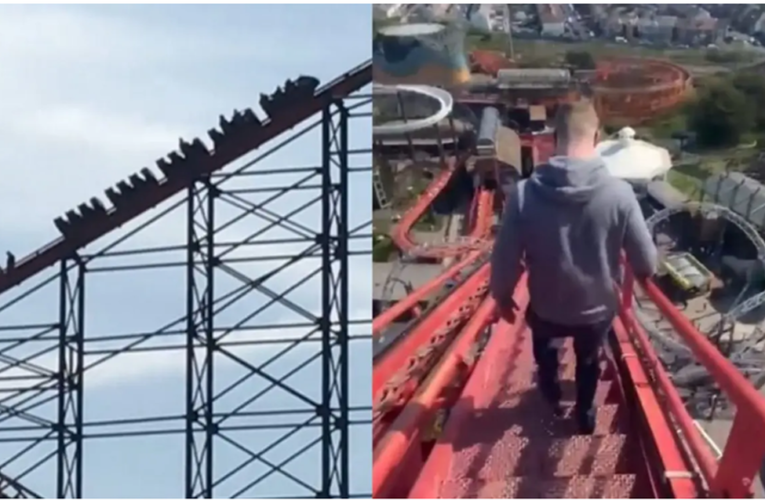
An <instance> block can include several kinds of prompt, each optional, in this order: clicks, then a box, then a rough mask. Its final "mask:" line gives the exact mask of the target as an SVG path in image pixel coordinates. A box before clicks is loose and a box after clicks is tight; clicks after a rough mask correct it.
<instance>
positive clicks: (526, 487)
mask: <svg viewBox="0 0 765 500" xmlns="http://www.w3.org/2000/svg"><path fill="white" fill-rule="evenodd" d="M444 486H446V484H445V485H444ZM635 486H636V477H635V475H633V474H617V475H613V476H610V477H592V476H572V477H565V478H554V479H540V478H539V477H536V476H521V477H512V478H509V479H507V480H504V481H494V482H490V483H480V482H475V481H474V482H471V483H469V486H468V487H467V488H466V489H464V490H462V491H461V492H460V495H459V497H455V498H634V492H635V489H636V488H635ZM452 491H455V492H456V489H454V490H452ZM441 498H450V497H448V496H447V494H442V495H441Z"/></svg>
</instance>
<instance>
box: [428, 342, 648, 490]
mask: <svg viewBox="0 0 765 500" xmlns="http://www.w3.org/2000/svg"><path fill="white" fill-rule="evenodd" d="M513 344H514V345H509V342H508V344H507V345H506V348H505V349H503V351H504V352H503V353H501V354H497V355H496V357H495V359H494V360H493V361H492V362H491V363H490V365H491V366H490V368H488V369H487V370H486V371H485V372H484V373H476V374H475V375H474V376H476V377H483V380H481V381H480V383H481V387H480V389H479V390H478V391H476V392H475V393H473V394H470V396H472V397H473V398H474V399H473V409H472V411H470V412H469V413H468V414H467V415H465V416H464V420H463V423H462V424H461V425H460V431H459V433H458V434H457V435H456V436H455V437H454V439H453V441H452V448H451V452H452V456H451V460H450V466H449V470H448V473H447V474H445V477H444V478H443V479H442V480H441V484H440V487H438V488H437V491H438V494H439V496H440V497H441V498H481V497H483V498H625V497H636V496H637V497H639V496H641V495H640V492H639V491H637V489H636V484H637V483H638V482H637V481H636V478H638V477H642V472H643V468H644V464H643V463H642V461H641V460H640V453H639V450H638V448H637V446H638V443H637V441H636V438H634V437H633V436H631V435H630V433H629V429H628V428H627V425H626V423H625V419H624V417H625V415H624V413H623V410H622V406H621V404H622V402H621V401H620V400H619V391H617V390H614V389H615V387H614V386H612V383H614V382H612V381H611V380H610V370H608V369H604V370H603V376H602V377H601V381H600V383H599V386H598V391H597V394H596V405H597V416H596V422H597V424H596V430H595V433H594V434H593V435H591V436H585V435H578V434H577V431H576V426H575V423H574V421H573V419H572V418H570V415H569V414H570V413H571V410H572V404H573V399H574V390H575V384H574V362H573V361H574V360H573V348H572V342H571V340H570V339H568V340H566V342H564V344H563V346H562V348H561V353H560V356H561V374H560V375H561V384H562V386H563V401H564V410H565V416H564V418H562V419H558V418H555V417H553V416H552V414H551V411H550V409H549V406H548V405H547V404H546V402H545V401H544V400H543V399H542V398H541V396H540V394H539V392H538V391H537V389H536V383H535V381H534V374H535V371H536V367H535V365H534V363H533V361H532V355H531V335H530V332H529V330H528V329H524V330H523V331H522V333H521V334H520V336H519V337H518V338H516V339H514V341H513ZM503 361H504V366H503V365H502V364H501V363H502V362H503ZM603 366H604V368H606V362H605V359H604V362H603ZM468 392H470V391H468ZM445 472H446V471H445Z"/></svg>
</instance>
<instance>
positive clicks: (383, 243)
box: [372, 232, 396, 262]
mask: <svg viewBox="0 0 765 500" xmlns="http://www.w3.org/2000/svg"><path fill="white" fill-rule="evenodd" d="M372 238H373V241H374V243H373V246H372V262H388V261H390V259H391V257H392V256H393V254H394V252H395V251H396V245H394V244H393V241H392V240H391V239H390V236H388V235H387V234H383V233H377V232H375V233H374V234H373V235H372Z"/></svg>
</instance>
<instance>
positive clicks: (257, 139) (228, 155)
mask: <svg viewBox="0 0 765 500" xmlns="http://www.w3.org/2000/svg"><path fill="white" fill-rule="evenodd" d="M371 81H372V62H371V61H367V62H365V63H363V64H361V65H359V66H357V67H355V68H353V69H352V70H350V71H348V72H347V73H345V74H344V75H342V76H340V77H338V78H336V79H335V80H333V81H331V82H329V83H327V84H326V85H324V86H322V87H321V88H319V89H317V91H316V92H315V94H314V96H313V97H312V98H310V99H307V100H303V101H294V102H292V103H291V104H290V105H288V106H285V107H284V109H282V110H280V112H279V115H278V116H276V117H274V118H269V119H267V120H264V121H263V122H262V123H261V124H259V125H255V124H245V125H242V126H239V127H236V126H234V127H232V129H230V130H229V131H228V132H218V131H215V132H217V133H211V134H210V136H211V139H212V140H213V143H214V146H215V149H214V150H211V151H206V150H205V151H200V152H199V154H198V155H196V154H195V155H185V154H183V153H181V154H180V155H179V156H177V157H176V156H175V155H178V153H176V152H173V153H171V155H169V157H170V163H169V168H163V171H164V170H165V169H166V170H167V174H169V175H168V176H167V177H166V178H164V179H161V180H160V181H159V182H158V183H156V184H148V185H144V186H142V187H141V188H140V192H128V193H125V192H123V193H121V196H122V197H124V198H129V199H126V200H125V203H124V204H120V206H119V207H112V208H111V209H110V210H109V211H108V213H107V216H106V217H104V218H99V219H98V220H93V221H91V220H87V219H85V220H84V222H86V223H87V227H86V228H84V230H83V231H82V232H81V233H80V234H78V235H77V236H75V237H61V238H58V239H56V240H54V241H52V242H50V243H48V244H47V245H45V246H43V247H41V248H39V249H38V250H36V251H34V252H32V253H31V254H29V255H27V256H25V257H23V258H22V259H20V260H19V261H17V262H16V265H15V266H14V268H12V269H6V271H5V273H4V274H3V275H0V293H2V292H5V291H6V290H8V289H9V288H12V287H14V286H16V285H19V284H20V283H22V282H24V281H25V280H27V279H29V278H30V277H32V276H34V275H36V274H37V273H39V272H40V271H42V270H44V269H46V268H48V267H50V266H52V265H53V264H55V263H56V262H58V261H60V260H61V259H62V258H64V257H68V256H72V255H74V254H75V253H76V252H77V250H79V249H81V248H83V247H84V246H86V245H88V244H89V243H92V242H94V241H96V240H97V239H98V238H101V237H102V236H104V235H106V234H107V233H109V232H110V231H112V230H113V229H116V228H118V227H120V226H122V225H123V224H125V223H127V222H129V221H130V220H132V219H134V218H135V217H137V216H139V215H140V214H142V213H144V212H146V211H147V210H149V209H151V208H153V207H155V206H157V205H158V204H159V203H161V202H163V201H165V200H167V199H169V198H170V197H171V196H173V195H174V194H176V193H179V192H180V191H182V190H183V189H184V188H188V187H189V185H191V183H192V182H193V180H194V179H195V178H196V176H198V175H200V174H202V175H204V174H210V173H212V172H215V171H217V170H220V169H221V168H223V167H224V166H226V165H228V164H229V163H231V162H233V161H235V160H236V159H238V158H240V157H242V156H244V155H246V154H247V153H249V152H251V151H253V150H255V149H257V148H258V147H260V146H261V145H263V144H265V143H266V142H268V141H270V140H272V139H274V138H275V137H277V136H278V135H280V134H282V133H284V132H286V131H288V130H290V129H292V128H294V127H295V126H296V125H298V124H299V123H301V122H303V121H305V120H307V119H308V118H310V117H311V116H313V115H315V114H316V113H318V112H319V111H321V110H322V109H323V108H324V107H325V106H326V105H327V104H328V103H329V102H331V101H332V100H334V99H341V98H343V97H345V96H348V95H350V94H351V93H353V92H355V91H357V90H359V89H361V88H362V87H364V86H365V85H368V84H369V83H371ZM211 132H212V131H211ZM83 215H84V214H83Z"/></svg>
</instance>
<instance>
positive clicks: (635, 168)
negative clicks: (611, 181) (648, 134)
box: [595, 127, 672, 184]
mask: <svg viewBox="0 0 765 500" xmlns="http://www.w3.org/2000/svg"><path fill="white" fill-rule="evenodd" d="M595 150H596V151H597V152H598V154H600V156H601V158H603V161H604V162H605V163H606V167H607V168H608V171H609V172H611V175H613V176H614V177H618V178H620V179H624V180H625V181H628V182H631V183H639V184H645V183H648V182H650V181H653V180H664V178H665V177H666V175H667V172H669V169H671V168H672V158H671V156H670V154H669V151H668V150H666V149H665V148H662V147H659V146H656V145H654V144H651V143H649V142H646V141H641V140H638V139H635V131H634V130H633V129H632V128H630V127H625V128H623V129H621V130H620V131H619V132H617V134H616V138H614V139H607V140H605V141H603V142H601V143H600V144H598V145H597V146H596V147H595Z"/></svg>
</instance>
